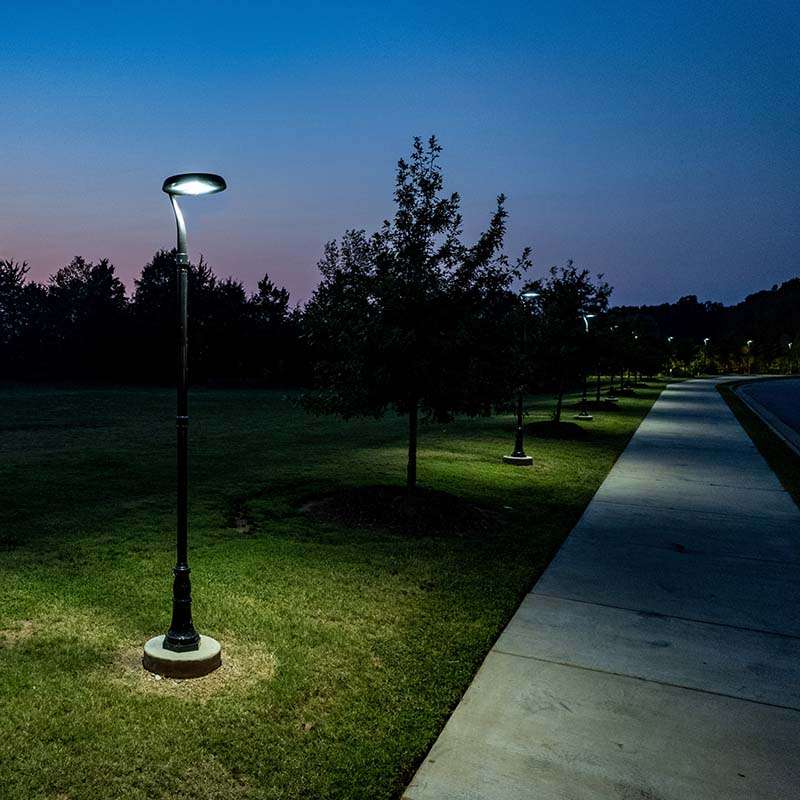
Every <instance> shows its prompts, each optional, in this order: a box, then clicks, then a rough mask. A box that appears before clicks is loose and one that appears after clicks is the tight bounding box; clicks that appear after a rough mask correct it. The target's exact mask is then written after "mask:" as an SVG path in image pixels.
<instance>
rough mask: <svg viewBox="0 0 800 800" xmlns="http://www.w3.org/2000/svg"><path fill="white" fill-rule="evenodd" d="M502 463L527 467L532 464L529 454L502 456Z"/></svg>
mask: <svg viewBox="0 0 800 800" xmlns="http://www.w3.org/2000/svg"><path fill="white" fill-rule="evenodd" d="M503 463H504V464H513V465H514V466H515V467H529V466H531V464H533V459H532V458H531V457H530V456H503Z"/></svg>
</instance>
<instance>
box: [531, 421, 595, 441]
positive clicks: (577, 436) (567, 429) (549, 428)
mask: <svg viewBox="0 0 800 800" xmlns="http://www.w3.org/2000/svg"><path fill="white" fill-rule="evenodd" d="M525 435H526V436H533V437H536V438H537V439H562V440H571V441H580V440H582V439H586V438H588V437H589V431H587V430H586V428H583V427H581V426H580V425H578V423H577V422H566V421H563V420H562V421H561V422H556V421H555V420H551V419H548V420H543V421H541V422H529V423H528V424H527V425H526V426H525Z"/></svg>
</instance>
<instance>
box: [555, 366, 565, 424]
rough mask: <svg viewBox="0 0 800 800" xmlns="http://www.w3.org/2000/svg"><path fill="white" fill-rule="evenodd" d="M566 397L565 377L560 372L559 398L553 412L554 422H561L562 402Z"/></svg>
mask: <svg viewBox="0 0 800 800" xmlns="http://www.w3.org/2000/svg"><path fill="white" fill-rule="evenodd" d="M563 399H564V377H563V375H561V374H559V376H558V399H557V400H556V410H555V414H553V421H554V422H561V403H562V401H563Z"/></svg>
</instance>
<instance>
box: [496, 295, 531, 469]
mask: <svg viewBox="0 0 800 800" xmlns="http://www.w3.org/2000/svg"><path fill="white" fill-rule="evenodd" d="M538 296H539V293H538V292H523V293H522V294H521V295H520V298H521V299H522V302H523V304H524V303H525V302H526V301H528V300H535V299H536V298H537V297H538ZM527 344H528V314H527V309H525V313H524V314H523V317H522V357H523V359H525V358H526V350H527ZM524 392H525V384H524V381H523V379H522V376H520V382H519V390H518V392H517V429H516V431H515V435H514V452H513V453H512V454H511V455H510V456H503V463H505V464H512V465H513V466H515V467H530V466H531V464H533V458H531V456H529V455H526V454H525V428H524V426H523V423H522V417H523V414H522V399H523V394H524Z"/></svg>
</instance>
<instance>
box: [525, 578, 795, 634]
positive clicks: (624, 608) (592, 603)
mask: <svg viewBox="0 0 800 800" xmlns="http://www.w3.org/2000/svg"><path fill="white" fill-rule="evenodd" d="M528 595H536V596H537V597H549V598H551V599H552V600H566V601H567V602H570V603H582V604H583V605H587V606H601V607H603V608H614V609H616V610H617V611H629V612H631V613H632V614H642V615H644V616H646V617H660V618H662V619H677V620H680V621H681V622H695V623H699V624H700V625H715V626H716V627H718V628H730V629H732V630H737V631H746V632H747V633H758V634H761V635H764V636H780V637H782V638H784V639H795V640H800V634H795V633H780V632H779V631H768V630H766V629H765V628H748V627H747V626H746V625H731V624H729V623H727V622H714V621H713V620H707V619H697V618H695V617H681V616H678V615H677V614H664V613H662V612H660V611H647V610H646V609H643V608H631V607H630V606H617V605H614V604H613V603H600V602H598V601H597V600H580V599H578V598H576V597H564V596H562V595H558V594H548V593H546V592H537V591H536V587H534V588H533V589H531V591H530V592H528ZM512 619H513V618H512Z"/></svg>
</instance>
